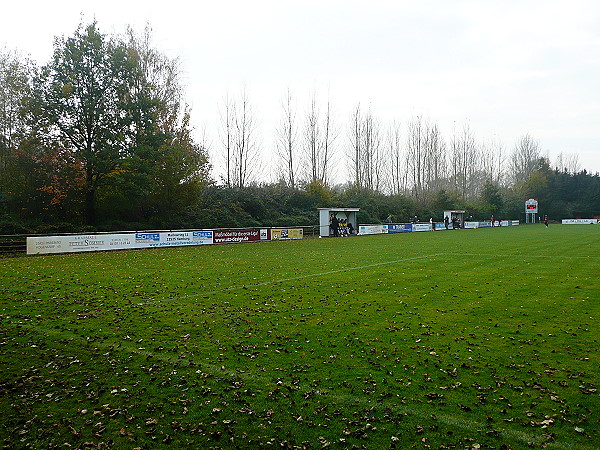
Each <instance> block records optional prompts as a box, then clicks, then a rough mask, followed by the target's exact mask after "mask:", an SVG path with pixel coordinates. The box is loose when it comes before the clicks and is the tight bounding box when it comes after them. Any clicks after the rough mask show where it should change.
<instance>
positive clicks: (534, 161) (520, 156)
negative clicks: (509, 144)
mask: <svg viewBox="0 0 600 450" xmlns="http://www.w3.org/2000/svg"><path fill="white" fill-rule="evenodd" d="M541 159H542V150H541V146H540V143H539V142H538V141H537V140H535V139H534V138H532V137H531V136H530V135H529V134H525V135H523V136H522V137H521V139H519V142H517V144H516V145H515V148H514V150H513V152H512V154H511V156H510V173H511V179H512V181H513V182H514V183H519V182H524V181H527V180H528V179H529V177H530V176H531V174H532V173H533V172H535V171H536V170H537V169H538V168H539V167H540V161H541Z"/></svg>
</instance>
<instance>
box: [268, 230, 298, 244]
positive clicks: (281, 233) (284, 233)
mask: <svg viewBox="0 0 600 450" xmlns="http://www.w3.org/2000/svg"><path fill="white" fill-rule="evenodd" d="M303 236H304V230H302V228H273V229H271V239H272V240H274V241H279V240H285V239H302V237H303Z"/></svg>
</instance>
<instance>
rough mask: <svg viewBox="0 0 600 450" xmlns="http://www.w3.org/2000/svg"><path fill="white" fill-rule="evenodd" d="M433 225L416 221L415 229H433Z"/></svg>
mask: <svg viewBox="0 0 600 450" xmlns="http://www.w3.org/2000/svg"><path fill="white" fill-rule="evenodd" d="M431 230H432V228H431V225H430V224H428V223H415V224H413V231H431Z"/></svg>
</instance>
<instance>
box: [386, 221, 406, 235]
mask: <svg viewBox="0 0 600 450" xmlns="http://www.w3.org/2000/svg"><path fill="white" fill-rule="evenodd" d="M385 227H386V228H387V232H388V233H410V232H411V231H412V230H413V229H412V227H413V226H412V223H389V224H387V225H385Z"/></svg>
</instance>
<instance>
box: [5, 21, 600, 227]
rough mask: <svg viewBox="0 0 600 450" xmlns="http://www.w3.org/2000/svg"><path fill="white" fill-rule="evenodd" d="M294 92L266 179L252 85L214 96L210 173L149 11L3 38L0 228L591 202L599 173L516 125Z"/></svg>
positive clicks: (596, 202)
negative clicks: (394, 114)
mask: <svg viewBox="0 0 600 450" xmlns="http://www.w3.org/2000/svg"><path fill="white" fill-rule="evenodd" d="M305 102H306V104H305V105H303V107H302V108H301V105H298V104H297V102H296V98H295V96H294V94H293V92H292V91H291V90H290V89H288V90H287V91H286V92H285V93H284V95H283V96H282V101H281V108H280V120H279V121H278V123H277V126H276V127H275V133H274V136H273V138H272V146H270V147H272V149H273V150H272V152H271V154H270V156H269V160H270V161H271V162H272V166H271V175H270V177H268V178H269V179H268V181H264V180H265V179H266V178H267V177H265V174H264V173H262V174H261V173H260V169H261V168H262V167H264V166H265V164H264V161H262V160H261V155H262V154H263V153H264V151H263V147H264V145H262V144H260V136H258V127H257V123H258V120H257V117H256V116H255V114H254V112H253V108H252V102H251V99H250V96H249V94H248V92H247V91H246V90H245V89H244V90H242V92H241V93H240V94H239V95H237V96H225V97H224V99H223V101H222V103H221V105H220V107H219V119H220V120H219V129H218V133H219V136H220V139H219V142H218V144H216V146H215V148H214V149H213V153H214V154H217V155H218V156H217V158H216V161H215V163H216V164H218V165H219V166H221V167H222V175H221V176H220V179H219V180H215V179H214V177H213V170H212V169H213V161H210V158H209V148H208V145H207V144H206V142H197V141H196V139H195V138H194V133H193V129H192V126H191V120H190V118H191V110H190V108H189V106H188V105H187V103H186V101H185V92H184V88H183V85H182V82H181V68H180V66H179V62H178V60H177V59H171V58H168V57H167V56H165V55H164V54H163V53H162V52H160V51H159V50H157V49H156V48H154V47H153V44H152V32H151V28H150V27H149V26H147V27H146V28H145V29H144V30H143V31H142V32H141V33H138V32H136V31H135V30H133V29H131V28H128V29H127V30H126V32H125V33H124V35H123V36H117V35H107V34H103V33H102V32H101V31H100V30H99V27H98V25H97V23H95V22H93V23H91V24H88V25H80V26H79V27H78V28H77V30H76V31H75V32H74V34H73V35H72V36H70V37H60V38H56V39H55V42H54V51H53V55H52V58H51V59H50V61H49V62H48V63H47V64H45V65H43V66H41V67H37V66H36V64H35V63H33V62H32V61H30V60H29V59H27V58H25V57H23V56H21V55H20V54H19V53H18V52H15V51H7V50H3V51H0V233H29V232H59V231H63V232H65V231H85V230H87V231H92V230H106V231H108V230H124V229H129V230H131V229H175V228H212V227H237V226H240V227H241V226H293V225H310V224H314V223H316V222H317V213H316V208H317V207H322V206H352V207H360V208H361V216H360V221H361V222H362V223H367V222H369V223H377V222H381V221H383V220H384V219H385V218H386V217H387V216H389V215H391V216H392V217H393V219H394V220H395V221H397V222H402V221H407V220H408V219H409V217H413V216H414V215H418V216H419V217H423V218H427V220H428V218H429V217H433V218H434V219H435V220H441V219H442V217H440V215H441V212H442V211H443V210H444V209H450V208H454V209H466V210H467V214H468V215H472V216H473V217H475V218H480V219H483V218H489V217H490V216H491V215H495V216H496V217H499V216H501V217H506V218H508V217H510V218H519V217H521V215H522V213H523V211H524V200H525V199H526V198H530V197H532V198H538V199H539V201H540V207H541V210H542V211H543V212H542V214H548V215H550V217H552V218H554V219H560V218H563V217H577V216H580V217H583V216H585V217H593V216H595V215H599V214H600V178H599V175H598V174H590V173H587V172H586V171H585V170H581V169H580V168H579V164H578V161H577V157H576V156H560V157H559V158H558V159H557V161H555V162H554V163H551V162H550V161H549V160H548V158H547V157H544V156H543V155H542V150H541V146H540V144H539V142H537V141H536V140H535V139H534V138H533V137H531V136H530V135H528V134H525V135H523V136H522V137H521V139H520V140H519V141H518V142H517V143H516V144H515V145H514V148H512V149H511V151H506V150H505V149H504V148H503V146H502V144H501V143H499V142H495V141H490V142H485V143H484V142H480V141H478V140H477V139H476V137H475V135H474V133H473V131H472V130H471V129H470V128H469V126H468V125H465V126H463V127H461V128H460V129H457V130H453V133H452V135H451V136H450V137H449V138H446V137H445V136H443V134H442V132H441V130H440V127H439V125H438V124H437V123H436V122H435V121H433V120H431V119H428V118H424V117H421V116H415V117H413V118H412V119H410V120H409V121H408V122H407V123H406V124H402V125H401V124H399V123H396V122H394V123H392V124H383V123H382V121H380V120H378V118H377V117H376V114H375V113H374V112H373V111H372V110H371V108H364V107H363V106H362V105H360V104H357V105H356V107H355V108H354V109H353V110H352V112H351V114H350V115H349V117H348V119H347V120H346V122H345V125H343V124H342V123H341V122H338V120H337V117H335V116H334V113H333V106H332V104H331V101H330V100H329V99H327V100H326V101H324V102H320V101H319V99H318V97H317V94H316V91H315V92H313V93H312V95H310V96H308V98H307V100H305ZM340 155H343V157H340ZM342 161H343V162H342ZM340 164H345V165H346V167H345V169H346V170H347V173H348V174H349V175H348V179H347V180H346V182H344V183H341V184H340V183H338V184H335V183H334V178H335V177H334V175H335V170H336V168H339V165H340Z"/></svg>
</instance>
